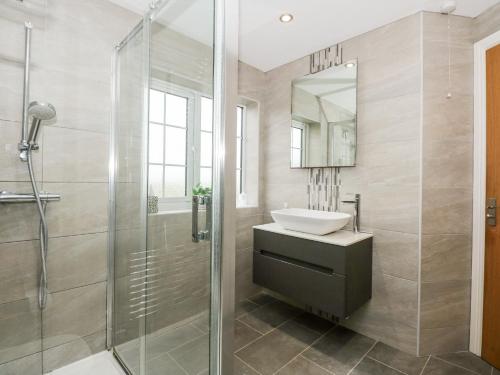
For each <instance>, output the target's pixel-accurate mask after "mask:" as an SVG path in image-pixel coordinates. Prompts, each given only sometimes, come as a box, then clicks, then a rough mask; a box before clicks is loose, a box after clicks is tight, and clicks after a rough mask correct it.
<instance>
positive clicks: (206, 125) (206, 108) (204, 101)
mask: <svg viewBox="0 0 500 375" xmlns="http://www.w3.org/2000/svg"><path fill="white" fill-rule="evenodd" d="M212 116H213V100H212V99H209V98H205V97H201V130H205V131H209V132H211V131H212V122H213V117H212Z"/></svg>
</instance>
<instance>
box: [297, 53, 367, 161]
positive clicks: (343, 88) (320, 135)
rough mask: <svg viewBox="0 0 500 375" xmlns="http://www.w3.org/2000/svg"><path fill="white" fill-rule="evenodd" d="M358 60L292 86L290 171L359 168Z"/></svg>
mask: <svg viewBox="0 0 500 375" xmlns="http://www.w3.org/2000/svg"><path fill="white" fill-rule="evenodd" d="M357 73H358V64H357V61H356V60H352V61H348V62H346V63H344V64H341V65H337V66H333V67H331V68H328V69H325V70H322V71H321V72H318V73H315V74H309V75H307V76H304V77H302V78H298V79H295V80H294V81H293V82H292V125H291V142H290V155H291V168H318V167H353V166H354V165H355V164H356V113H357V112H356V107H357V100H356V94H357Z"/></svg>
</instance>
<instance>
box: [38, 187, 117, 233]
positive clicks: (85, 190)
mask: <svg viewBox="0 0 500 375" xmlns="http://www.w3.org/2000/svg"><path fill="white" fill-rule="evenodd" d="M43 188H44V190H46V191H49V192H53V193H57V194H60V195H61V200H60V201H59V202H53V203H51V204H49V206H48V208H47V221H48V226H49V236H50V237H60V236H69V235H75V234H85V233H97V232H105V231H107V228H108V184H105V183H52V182H48V183H44V184H43Z"/></svg>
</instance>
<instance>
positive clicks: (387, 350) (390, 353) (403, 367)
mask: <svg viewBox="0 0 500 375" xmlns="http://www.w3.org/2000/svg"><path fill="white" fill-rule="evenodd" d="M368 356H369V357H370V358H373V359H375V360H377V361H379V362H382V363H385V364H386V365H389V366H390V367H393V368H395V369H397V370H399V371H402V372H404V373H406V374H408V375H420V373H421V372H422V369H423V368H424V366H425V363H426V362H427V357H416V356H414V355H411V354H408V353H404V352H402V351H400V350H397V349H394V348H393V347H391V346H389V345H386V344H383V343H381V342H378V343H377V345H375V347H374V348H373V349H372V350H371V351H370V352H369V353H368Z"/></svg>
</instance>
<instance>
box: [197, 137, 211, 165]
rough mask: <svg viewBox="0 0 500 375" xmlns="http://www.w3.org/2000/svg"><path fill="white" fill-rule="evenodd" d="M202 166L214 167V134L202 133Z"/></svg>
mask: <svg viewBox="0 0 500 375" xmlns="http://www.w3.org/2000/svg"><path fill="white" fill-rule="evenodd" d="M200 165H201V166H202V167H211V166H212V133H206V132H201V150H200Z"/></svg>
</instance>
